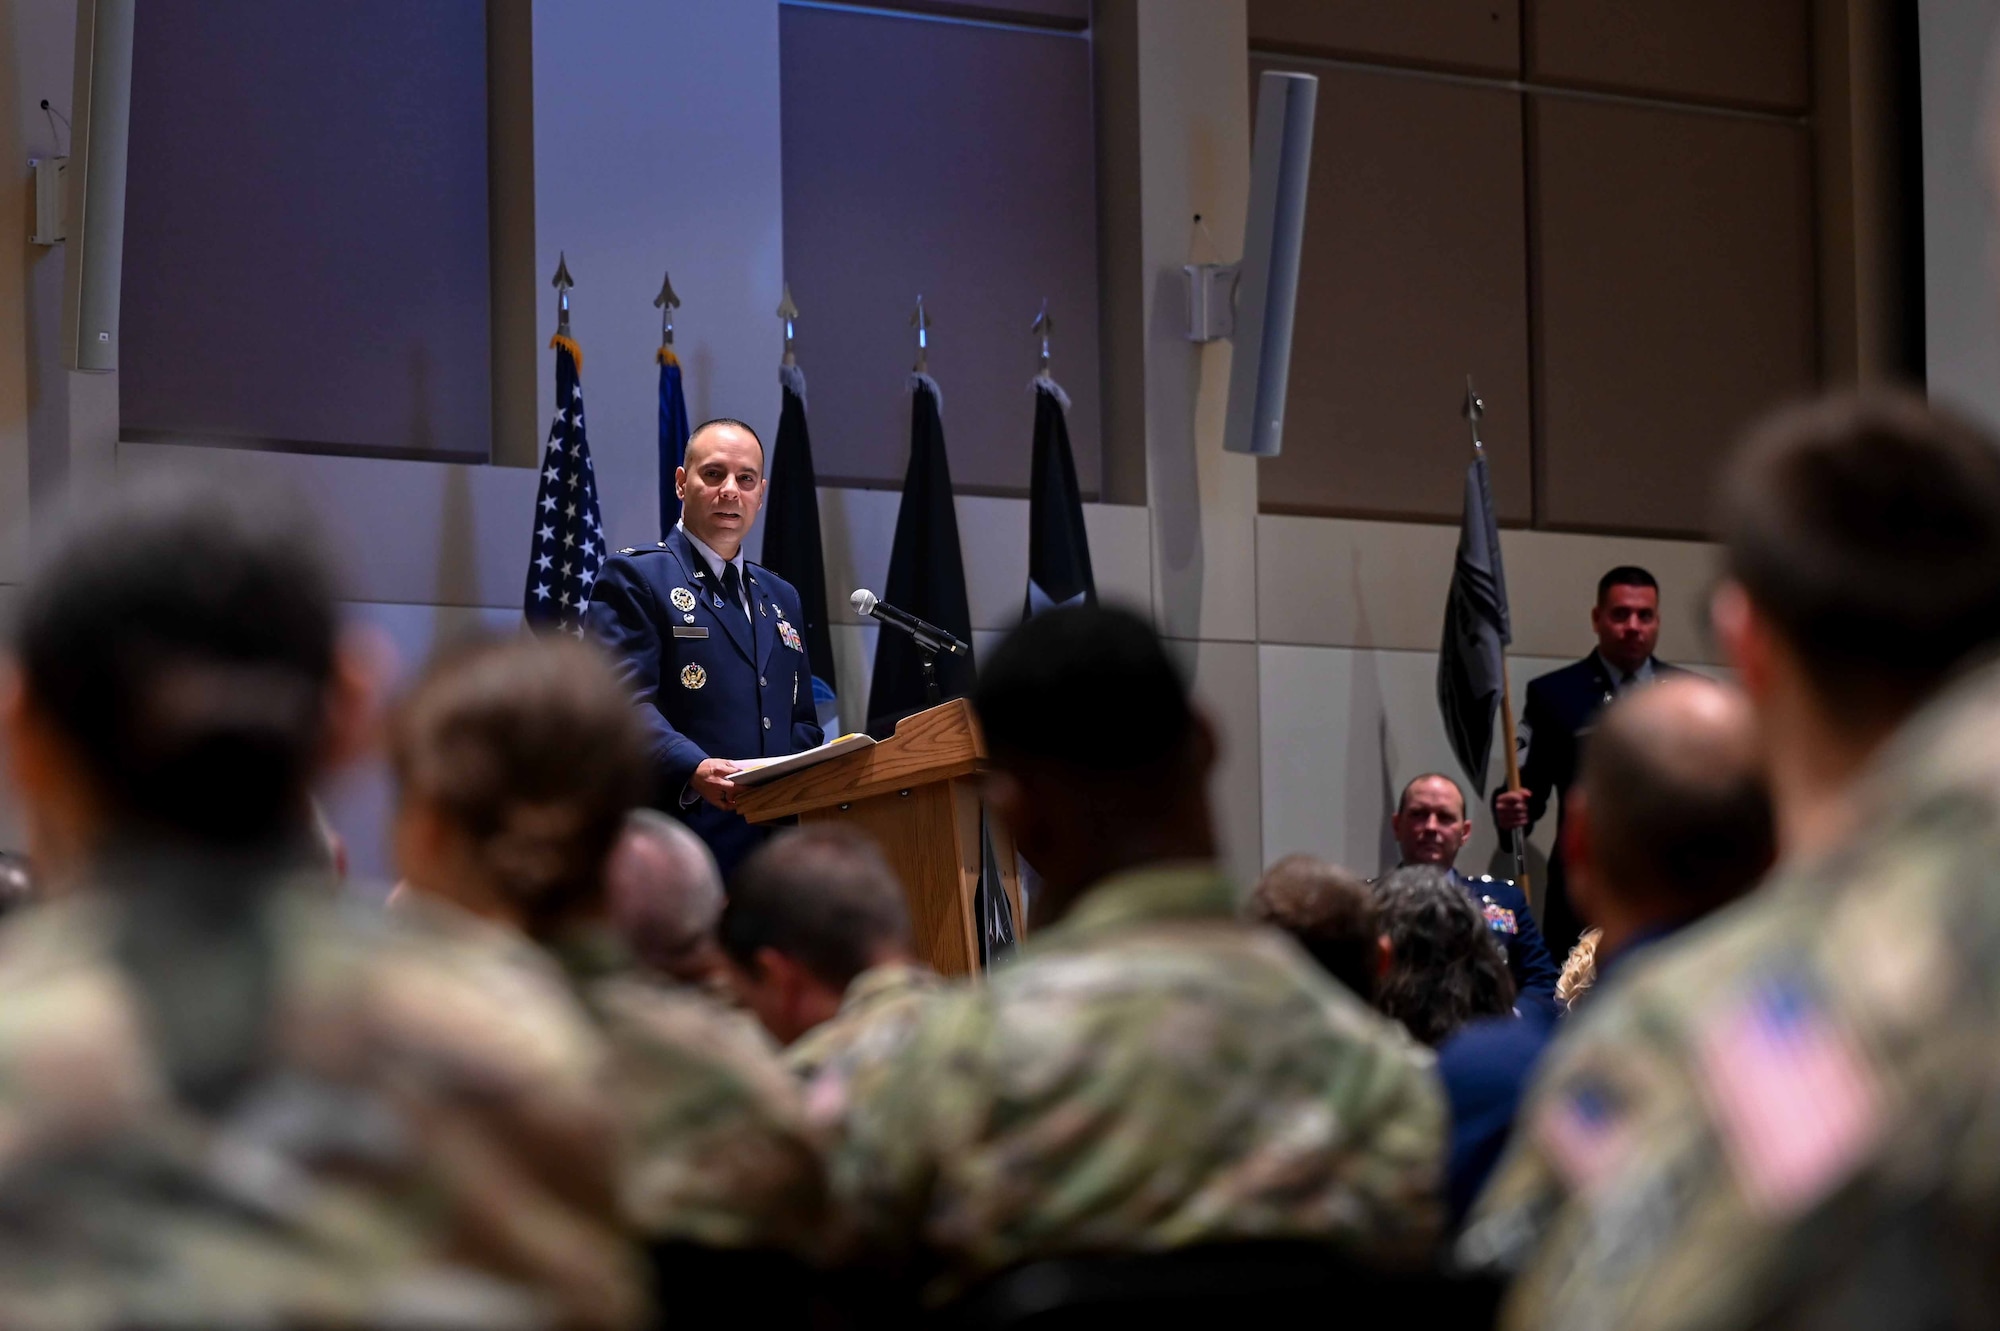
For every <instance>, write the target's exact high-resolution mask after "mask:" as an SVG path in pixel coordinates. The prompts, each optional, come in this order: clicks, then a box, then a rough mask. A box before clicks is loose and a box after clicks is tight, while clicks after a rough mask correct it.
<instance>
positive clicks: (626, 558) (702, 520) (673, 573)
mask: <svg viewBox="0 0 2000 1331" xmlns="http://www.w3.org/2000/svg"><path fill="white" fill-rule="evenodd" d="M675 486H676V488H677V490H678V491H679V493H680V497H681V520H680V522H679V523H677V524H676V525H675V527H674V529H673V530H672V531H671V532H668V533H667V539H666V540H664V541H661V542H660V543H659V544H658V545H657V546H655V547H653V548H652V549H626V550H623V551H620V552H619V553H618V554H617V555H614V556H613V557H612V558H610V559H609V560H607V561H605V564H604V571H603V572H602V573H600V574H599V575H598V579H597V587H596V591H595V594H594V595H593V596H592V598H591V602H590V611H589V613H588V614H587V615H586V616H585V619H584V624H585V627H586V628H587V629H588V631H589V634H590V636H591V637H593V638H595V639H596V640H597V641H598V642H599V643H601V644H603V646H604V648H605V649H606V650H607V651H608V652H609V653H610V654H611V658H612V661H613V662H614V664H615V665H616V666H617V668H618V671H619V674H620V676H621V678H623V679H624V681H625V682H626V684H627V685H628V686H629V687H630V688H631V690H632V695H633V702H634V704H635V705H637V707H638V708H639V710H640V713H641V716H642V718H643V720H644V723H645V726H646V730H647V739H648V747H649V749H650V750H651V755H652V760H653V772H654V777H655V795H654V803H656V804H657V805H658V806H659V807H660V808H662V809H665V810H666V811H667V812H668V813H671V814H673V815H674V816H675V817H677V818H680V819H681V820H682V821H684V822H686V823H687V825H688V826H689V827H690V828H692V829H693V830H694V831H695V833H696V834H697V835H698V836H700V837H701V839H702V840H703V841H705V842H707V843H708V846H709V849H710V850H712V851H714V852H715V859H716V863H717V864H718V865H720V866H721V868H722V872H723V873H724V874H725V875H726V874H728V873H729V872H730V871H731V870H732V869H734V868H735V867H736V864H737V863H738V862H739V861H740V860H742V859H743V858H744V857H745V856H746V855H748V854H749V853H750V852H751V851H752V850H754V849H756V847H757V846H758V845H759V844H760V843H761V842H762V841H763V840H764V837H765V835H766V832H765V830H764V829H763V828H760V827H753V826H751V825H750V824H749V823H747V822H745V821H744V819H743V816H742V815H741V814H739V813H737V812H736V796H737V791H736V788H735V787H734V786H732V785H731V784H730V782H729V777H730V776H731V775H732V774H733V773H735V772H737V771H740V770H741V762H742V760H744V759H748V758H777V757H782V756H784V755H785V754H788V753H798V752H799V751H801V750H803V749H810V748H812V747H814V746H815V745H817V744H818V743H820V741H821V738H822V735H821V732H820V727H819V720H818V717H817V715H816V714H815V712H814V709H813V693H812V668H811V666H810V664H809V663H808V662H807V660H806V645H805V638H804V636H803V633H802V627H803V625H804V623H805V618H804V616H803V615H802V614H801V613H800V610H799V594H798V591H797V589H795V588H794V587H793V586H792V584H790V583H789V582H786V581H785V580H784V579H783V578H781V577H779V576H778V575H777V574H775V573H773V572H771V571H770V570H769V569H766V568H760V567H758V566H757V565H755V564H752V563H749V562H748V561H747V560H745V559H744V558H743V538H744V536H745V535H747V534H748V533H749V531H750V524H751V523H753V522H755V521H756V520H757V510H758V508H759V506H761V505H762V504H763V502H764V487H765V477H764V445H763V442H762V441H761V440H759V439H758V438H757V435H756V432H755V431H753V430H752V429H751V428H750V427H749V426H747V425H745V424H744V423H743V422H741V421H735V420H713V421H709V422H708V423H707V424H705V425H702V426H700V427H698V428H697V429H696V430H695V431H694V433H693V434H691V435H689V436H688V442H687V462H686V465H684V466H683V467H681V468H680V470H679V471H678V472H676V473H675Z"/></svg>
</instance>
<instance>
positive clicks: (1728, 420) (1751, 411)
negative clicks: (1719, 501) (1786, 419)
mask: <svg viewBox="0 0 2000 1331" xmlns="http://www.w3.org/2000/svg"><path fill="white" fill-rule="evenodd" d="M1529 119H1530V126H1529V132H1530V137H1531V145H1530V152H1531V160H1532V169H1531V172H1530V176H1531V179H1532V180H1533V181H1534V182H1535V184H1534V189H1535V191H1536V194H1535V200H1534V209H1535V219H1536V234H1535V236H1534V245H1535V258H1536V264H1537V275H1538V276H1537V290H1536V301H1537V310H1536V314H1537V318H1536V325H1537V341H1536V353H1537V359H1538V364H1537V387H1538V392H1537V415H1538V419H1537V426H1538V433H1539V436H1540V440H1541V449H1540V456H1539V462H1540V473H1539V479H1540V484H1541V494H1540V503H1539V504H1538V506H1537V520H1538V521H1539V522H1541V523H1543V524H1544V525H1549V526H1558V527H1563V526H1568V527H1583V528H1600V529H1614V530H1629V531H1652V532H1658V533H1682V534H1688V533H1696V532H1700V531H1702V530H1704V529H1705V528H1706V526H1707V522H1708V507H1709V499H1710V489H1711V487H1712V485H1713V482H1714V474H1715V470H1716V467H1717V465H1718V463H1719V462H1720V460H1721V459H1722V457H1723V456H1724V455H1725V453H1726V452H1727V449H1728V448H1729V446H1730V443H1731V441H1732V439H1733V438H1734V436H1735V435H1736V433H1737V432H1738V431H1739V430H1740V429H1741V428H1742V427H1743V425H1744V424H1745V423H1746V422H1747V421H1748V420H1749V419H1750V418H1751V417H1753V416H1755V415H1756V414H1757V413H1758V412H1760V411H1762V410H1764V409H1765V408H1767V407H1769V406H1771V405H1772V404H1773V403H1776V402H1779V401H1782V400H1784V399H1786V398H1788V397H1791V396H1794V395H1796V394H1799V393H1803V392H1806V391H1808V390H1809V389H1810V388H1811V387H1812V386H1813V383H1814V379H1815V343H1816V340H1817V334H1816V330H1815V323H1814V296H1813V267H1814V260H1813V242H1812V225H1813V223H1812V180H1811V156H1810V154H1811V145H1810V142H1809V136H1808V134H1807V131H1806V130H1805V129H1804V128H1802V127H1799V126H1795V125H1788V124H1782V123H1777V122H1772V121H1765V120H1749V119H1739V118H1735V117H1730V116H1718V115H1710V114H1701V113H1689V112H1677V111H1666V110H1656V109H1653V108H1650V107H1638V106H1631V105H1621V104H1614V103H1606V102H1595V101H1581V100H1576V99H1571V98H1558V97H1544V98H1536V99H1534V100H1533V103H1532V105H1531V106H1530V108H1529Z"/></svg>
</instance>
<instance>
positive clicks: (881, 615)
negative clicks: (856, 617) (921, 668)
mask: <svg viewBox="0 0 2000 1331" xmlns="http://www.w3.org/2000/svg"><path fill="white" fill-rule="evenodd" d="M847 601H848V604H849V605H852V606H853V607H854V609H855V611H856V613H858V614H863V615H868V616H871V617H872V618H874V619H876V620H878V621H880V622H881V623H884V624H888V625H890V626H891V627H893V628H898V629H901V630H902V631H903V632H905V633H907V634H909V635H910V636H911V637H912V638H914V639H916V642H917V645H918V646H919V647H924V648H928V649H929V650H931V651H934V652H950V653H951V654H952V655H953V656H964V655H965V654H966V653H967V652H969V651H971V650H972V649H971V648H969V647H967V646H966V645H965V644H964V643H962V642H960V641H959V640H958V639H957V638H955V637H953V636H952V635H951V634H949V633H947V632H945V631H944V630H943V629H941V628H939V627H938V626H937V625H935V624H926V623H925V622H924V621H923V620H921V619H918V618H917V617H916V616H915V615H913V614H911V613H910V612H909V611H907V610H898V609H897V608H896V607H895V606H893V605H890V604H888V603H887V602H886V601H878V600H876V599H875V593H874V592H871V591H869V590H868V589H867V588H866V587H859V588H856V589H855V592H854V595H852V596H850V597H848V598H847Z"/></svg>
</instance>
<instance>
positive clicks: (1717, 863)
mask: <svg viewBox="0 0 2000 1331" xmlns="http://www.w3.org/2000/svg"><path fill="white" fill-rule="evenodd" d="M1577 790H1578V793H1579V794H1580V795H1581V800H1580V804H1581V807H1582V809H1583V810H1584V812H1585V823H1586V828H1585V835H1584V837H1583V840H1584V842H1585V843H1586V844H1584V845H1581V846H1578V847H1577V848H1576V849H1577V850H1578V851H1579V852H1580V854H1579V855H1578V856H1577V858H1578V859H1580V860H1582V861H1584V862H1585V863H1584V866H1583V868H1584V872H1585V873H1586V875H1587V876H1588V878H1589V879H1590V893H1589V895H1590V896H1591V897H1592V898H1593V899H1599V900H1600V901H1601V903H1603V904H1609V903H1611V902H1612V901H1614V900H1615V903H1616V905H1617V906H1619V907H1621V908H1623V909H1624V910H1625V911H1637V912H1641V913H1643V914H1644V915H1645V916H1646V917H1647V919H1648V920H1649V921H1651V922H1655V923H1668V922H1670V921H1675V920H1684V919H1689V918H1692V917H1693V916H1695V915H1699V914H1702V913H1704V912H1706V911H1709V910H1712V909H1714V908H1715V907H1716V906H1719V905H1722V904H1723V903H1725V902H1727V901H1729V900H1731V899H1733V898H1735V897H1737V896H1740V895H1741V894H1742V893H1744V892H1745V891H1748V890H1749V888H1750V887H1751V886H1752V885H1753V884H1754V883H1755V882H1756V881H1757V879H1758V878H1759V877H1761V876H1762V874H1763V872H1764V870H1765V869H1766V868H1767V867H1769V865H1770V862H1771V855H1772V840H1771V806H1770V799H1769V796H1768V794H1767V792H1766V791H1765V788H1764V781H1763V777H1762V774H1761V772H1760V771H1759V768H1758V762H1757V745H1756V736H1755V729H1754V721H1753V719H1752V714H1751V710H1750V706H1749V704H1748V702H1747V701H1746V700H1745V699H1744V697H1743V695H1742V694H1741V693H1739V692H1738V691H1737V690H1736V689H1734V688H1732V687H1729V686H1726V685H1722V684H1717V683H1715V682H1714V681H1712V680H1708V679H1703V678H1701V677H1699V676H1693V675H1676V676H1673V677H1671V678H1669V679H1665V680H1662V681H1660V682H1659V683H1658V684H1655V685H1653V686H1652V687H1650V688H1646V689H1640V690H1637V691H1635V692H1632V693H1629V694H1627V695H1626V696H1624V697H1622V698H1620V699H1619V700H1618V702H1616V703H1615V704H1613V705H1612V706H1611V707H1610V708H1608V709H1606V711H1605V713H1604V718H1603V720H1602V722H1601V723H1600V724H1599V725H1598V727H1597V729H1596V730H1595V731H1594V732H1592V734H1591V736H1590V739H1589V741H1588V743H1586V744H1585V746H1584V751H1583V770H1582V773H1581V775H1580V777H1579V779H1578V782H1577ZM1580 904H1581V903H1580ZM1600 922H1601V921H1600Z"/></svg>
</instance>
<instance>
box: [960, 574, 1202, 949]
mask: <svg viewBox="0 0 2000 1331" xmlns="http://www.w3.org/2000/svg"><path fill="white" fill-rule="evenodd" d="M973 707H974V709H975V710H976V711H977V713H978V716H979V723H980V726H981V728H982V730H983V732H984V734H985V737H986V746H987V750H988V752H989V753H990V755H991V757H992V759H993V764H994V767H995V769H996V770H995V772H994V773H993V774H992V776H990V777H989V780H988V789H987V801H988V804H989V806H990V807H991V808H992V809H993V811H994V812H995V814H996V815H997V816H998V817H999V818H1000V819H1001V821H1002V822H1004V823H1005V824H1006V825H1007V827H1008V828H1009V829H1010V830H1011V831H1012V832H1013V835H1014V844H1015V846H1016V848H1017V849H1018V850H1019V851H1020V853H1021V857H1022V858H1023V859H1025V860H1027V861H1028V862H1029V863H1030V864H1032V865H1034V866H1035V870H1036V872H1037V873H1038V874H1039V875H1040V880H1041V882H1040V888H1039V890H1038V891H1037V892H1036V893H1035V895H1034V897H1033V900H1032V904H1031V906H1030V914H1031V917H1032V922H1033V924H1034V925H1036V926H1037V927H1039V926H1042V925H1046V924H1048V923H1050V922H1052V921H1054V920H1056V919H1058V918H1060V917H1061V916H1062V915H1063V914H1064V913H1066V912H1067V911H1068V909H1069V908H1070V906H1071V905H1072V904H1074V902H1075V901H1076V900H1077V898H1078V897H1079V896H1080V895H1081V894H1082V893H1083V892H1085V891H1087V890H1089V888H1090V887H1091V886H1092V885H1094V884H1095V883H1097V882H1100V881H1102V880H1103V879H1105V878H1106V877H1109V876H1111V875H1113V874H1116V873H1119V872H1121V871H1124V870H1129V869H1137V868H1140V867H1142V866H1143V865H1145V864H1148V863H1154V862H1161V861H1166V860H1181V861H1199V860H1212V859H1214V858H1215V844H1214V825H1213V819H1212V818H1211V816H1210V811H1209V807H1208V793H1207V783H1208V773H1209V769H1210V767H1211V766H1212V765H1213V763H1214V760H1215V736H1214V732H1213V731H1212V730H1211V729H1210V728H1209V725H1208V722H1207V721H1206V720H1205V719H1204V718H1203V717H1202V716H1201V715H1200V713H1199V712H1197V711H1196V710H1195V708H1194V707H1193V706H1192V704H1191V703H1190V702H1189V700H1188V688H1187V682H1186V680H1185V679H1183V678H1182V676H1181V673H1180V671H1179V670H1177V669H1176V668H1175V667H1174V663H1173V661H1172V660H1171V659H1169V657H1168V656H1167V650H1166V645H1165V644H1164V643H1162V642H1161V641H1160V637H1159V635H1158V634H1157V633H1155V632H1154V631H1153V629H1152V627H1151V626H1150V625H1149V624H1147V623H1146V621H1145V620H1143V619H1141V618H1140V617H1139V616H1137V615H1135V614H1133V613H1131V612H1130V611H1127V610H1120V609H1115V608H1112V607H1109V606H1070V607H1065V608H1062V609H1057V610H1049V611H1046V612H1044V613H1042V614H1039V615H1036V616H1035V617H1034V618H1033V619H1030V620H1029V621H1028V622H1027V623H1025V624H1023V625H1022V626H1021V627H1020V628H1018V629H1015V630H1014V631H1013V632H1012V633H1011V634H1009V635H1008V636H1007V638H1006V640H1005V641H1003V642H1002V643H1001V644H1000V646H999V648H998V649H997V650H995V651H994V653H993V655H992V656H991V657H990V658H988V660H987V662H986V665H985V668H984V669H983V670H982V671H981V672H980V676H979V683H978V685H977V687H976V688H975V689H974V691H973Z"/></svg>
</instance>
